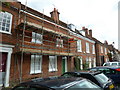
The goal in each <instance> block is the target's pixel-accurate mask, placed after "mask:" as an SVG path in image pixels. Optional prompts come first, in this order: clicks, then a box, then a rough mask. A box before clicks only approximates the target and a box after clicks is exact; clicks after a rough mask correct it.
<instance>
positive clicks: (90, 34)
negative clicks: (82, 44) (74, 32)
mask: <svg viewBox="0 0 120 90" xmlns="http://www.w3.org/2000/svg"><path fill="white" fill-rule="evenodd" d="M89 36H90V37H92V30H91V29H90V30H89Z"/></svg>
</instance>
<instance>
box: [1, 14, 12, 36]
mask: <svg viewBox="0 0 120 90" xmlns="http://www.w3.org/2000/svg"><path fill="white" fill-rule="evenodd" d="M5 15H7V17H8V16H9V18H10V20H8V18H7V17H6V18H4V16H5ZM12 17H13V15H12V14H11V13H8V12H0V18H1V19H0V22H1V24H0V32H1V33H6V34H11V27H12ZM3 19H4V20H5V23H4V25H5V26H3ZM7 21H9V23H8V22H7ZM8 24H9V28H8V31H3V30H2V27H4V28H5V29H6V28H7V25H8Z"/></svg>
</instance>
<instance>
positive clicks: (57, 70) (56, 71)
mask: <svg viewBox="0 0 120 90" xmlns="http://www.w3.org/2000/svg"><path fill="white" fill-rule="evenodd" d="M57 71H58V70H49V72H57Z"/></svg>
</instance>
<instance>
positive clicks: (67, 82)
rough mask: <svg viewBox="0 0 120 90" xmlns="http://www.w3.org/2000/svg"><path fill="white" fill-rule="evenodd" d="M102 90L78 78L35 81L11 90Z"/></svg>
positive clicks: (88, 81)
mask: <svg viewBox="0 0 120 90" xmlns="http://www.w3.org/2000/svg"><path fill="white" fill-rule="evenodd" d="M41 89H42V90H56V89H57V90H58V89H59V90H74V89H80V90H86V89H87V90H95V89H97V90H102V89H101V88H100V87H99V86H98V85H96V84H95V83H93V82H91V81H90V80H87V79H84V78H78V77H72V78H65V77H58V78H47V79H35V80H32V81H28V82H24V83H21V84H19V85H17V86H15V87H14V88H13V89H12V90H41Z"/></svg>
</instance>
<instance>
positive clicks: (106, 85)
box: [61, 71, 115, 90]
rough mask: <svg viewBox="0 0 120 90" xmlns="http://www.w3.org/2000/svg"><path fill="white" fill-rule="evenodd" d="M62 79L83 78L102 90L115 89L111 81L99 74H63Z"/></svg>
mask: <svg viewBox="0 0 120 90" xmlns="http://www.w3.org/2000/svg"><path fill="white" fill-rule="evenodd" d="M61 76H62V77H83V78H86V79H89V80H91V81H92V82H94V83H96V84H97V85H98V86H100V87H101V88H103V89H104V90H106V89H107V90H111V89H115V85H114V83H113V81H112V80H111V79H110V78H108V77H107V76H106V75H104V74H103V73H101V72H94V71H92V72H90V71H88V72H65V73H64V74H62V75H61Z"/></svg>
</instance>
